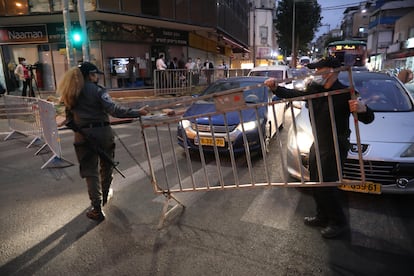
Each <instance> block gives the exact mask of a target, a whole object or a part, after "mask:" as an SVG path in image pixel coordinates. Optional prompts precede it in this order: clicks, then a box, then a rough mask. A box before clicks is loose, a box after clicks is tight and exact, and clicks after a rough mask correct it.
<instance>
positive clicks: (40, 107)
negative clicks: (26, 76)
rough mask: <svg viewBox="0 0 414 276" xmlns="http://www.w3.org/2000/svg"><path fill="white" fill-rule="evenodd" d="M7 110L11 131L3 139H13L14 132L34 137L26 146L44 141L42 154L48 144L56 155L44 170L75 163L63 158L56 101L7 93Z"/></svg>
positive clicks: (5, 99)
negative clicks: (54, 102) (57, 122)
mask: <svg viewBox="0 0 414 276" xmlns="http://www.w3.org/2000/svg"><path fill="white" fill-rule="evenodd" d="M4 103H5V110H6V114H7V119H8V124H9V128H10V129H11V132H10V133H9V134H8V135H7V136H6V137H5V138H4V140H8V139H10V138H11V137H12V136H13V135H14V134H17V133H19V134H23V135H24V136H33V137H34V138H33V140H32V141H31V142H30V144H29V145H28V146H27V147H30V146H31V145H33V144H34V143H35V142H36V141H42V142H44V144H43V145H42V146H41V147H40V149H39V150H38V151H36V153H35V155H38V154H40V153H41V152H42V151H44V150H45V149H46V147H48V148H49V149H50V150H51V151H52V153H53V155H52V157H51V158H49V160H48V161H47V162H46V163H45V164H43V166H42V167H41V169H44V168H46V167H54V168H56V167H59V168H61V167H67V166H71V165H73V163H71V162H69V161H67V160H65V159H63V157H62V148H61V145H60V137H59V133H58V128H57V124H56V110H55V107H54V105H53V103H51V102H48V101H46V100H42V99H39V98H32V97H20V96H10V95H5V96H4Z"/></svg>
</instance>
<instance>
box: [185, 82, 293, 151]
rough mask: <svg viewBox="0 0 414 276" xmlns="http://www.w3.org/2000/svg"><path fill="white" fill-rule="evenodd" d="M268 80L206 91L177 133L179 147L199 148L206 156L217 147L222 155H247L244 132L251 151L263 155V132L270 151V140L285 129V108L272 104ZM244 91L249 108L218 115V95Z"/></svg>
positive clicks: (215, 86) (221, 85)
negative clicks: (244, 153) (230, 91)
mask: <svg viewBox="0 0 414 276" xmlns="http://www.w3.org/2000/svg"><path fill="white" fill-rule="evenodd" d="M266 79H267V78H266V77H232V78H225V79H220V80H218V81H216V82H215V83H213V84H212V85H210V86H209V87H207V88H206V89H205V90H204V91H203V92H202V93H201V94H200V95H199V96H198V97H199V98H200V100H198V101H196V102H194V103H193V104H192V105H191V106H190V107H189V108H188V109H187V110H186V111H185V113H184V114H183V119H182V120H181V121H180V122H179V124H178V129H177V136H178V144H179V145H180V146H182V147H185V146H187V147H188V148H189V149H190V150H197V151H198V150H199V144H200V145H201V147H202V150H203V151H206V152H208V151H214V145H216V147H217V150H218V151H219V152H229V150H230V149H232V150H233V152H234V153H238V152H243V151H245V146H244V144H245V143H244V141H245V140H244V138H243V131H244V133H245V137H246V138H247V144H248V146H249V151H259V152H261V141H260V134H259V128H260V129H261V131H262V137H263V142H264V146H265V149H266V150H268V145H269V142H270V139H272V137H273V136H274V135H275V134H276V130H277V129H278V128H279V129H281V128H282V127H283V123H284V112H285V107H286V104H285V103H277V104H275V105H274V107H275V108H273V105H272V104H269V103H270V102H271V101H272V100H276V99H277V98H276V96H273V94H272V93H271V91H269V89H268V88H267V87H266V86H264V85H263V83H264V81H265V80H266ZM258 85H259V86H258ZM242 87H245V90H244V91H243V92H240V93H243V99H244V101H245V103H246V106H247V108H246V107H244V108H238V109H237V108H236V109H237V110H235V111H223V112H217V110H216V103H215V100H214V99H215V98H216V97H214V96H217V94H220V93H219V92H223V91H226V90H230V89H237V88H242ZM221 94H222V93H221ZM209 95H211V97H209ZM213 95H214V96H213ZM249 105H250V106H251V108H249ZM239 110H240V113H239ZM274 113H275V114H276V121H277V124H276V122H275V116H274ZM256 114H257V115H256ZM204 115H205V116H204ZM223 115H224V116H223ZM257 118H258V119H257ZM240 119H241V120H240ZM226 122H227V123H226ZM226 125H227V127H226Z"/></svg>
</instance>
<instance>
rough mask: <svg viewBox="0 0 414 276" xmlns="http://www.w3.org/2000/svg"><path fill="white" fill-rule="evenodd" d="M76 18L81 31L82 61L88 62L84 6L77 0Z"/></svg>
mask: <svg viewBox="0 0 414 276" xmlns="http://www.w3.org/2000/svg"><path fill="white" fill-rule="evenodd" d="M78 16H79V23H80V26H81V30H82V61H89V47H88V41H89V38H88V33H87V31H86V20H85V6H84V2H83V0H78Z"/></svg>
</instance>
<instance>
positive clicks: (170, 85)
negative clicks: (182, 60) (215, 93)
mask: <svg viewBox="0 0 414 276" xmlns="http://www.w3.org/2000/svg"><path fill="white" fill-rule="evenodd" d="M248 72H249V70H247V69H208V70H207V69H202V70H187V69H166V70H154V93H155V95H157V96H160V95H188V94H190V93H192V92H193V91H194V90H197V89H196V88H197V87H200V88H202V87H205V86H208V85H210V84H211V83H213V82H215V81H216V80H218V79H222V78H228V77H238V76H247V74H248Z"/></svg>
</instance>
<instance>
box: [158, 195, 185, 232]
mask: <svg viewBox="0 0 414 276" xmlns="http://www.w3.org/2000/svg"><path fill="white" fill-rule="evenodd" d="M163 195H164V196H165V202H164V206H163V207H162V213H161V217H160V221H159V223H158V229H161V228H162V226H163V225H164V221H165V219H166V218H167V216H168V215H169V214H170V213H171V212H172V211H174V210H175V209H177V208H178V207H180V206H182V207H183V210H184V209H185V205H184V204H182V203H181V202H180V201H179V200H178V199H177V198H176V197H175V196H174V195H173V194H172V193H171V192H165V193H163ZM171 199H172V200H174V201H175V202H176V203H177V204H176V205H174V206H173V207H172V208H171V209H170V210H168V205H169V202H170V200H171Z"/></svg>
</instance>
